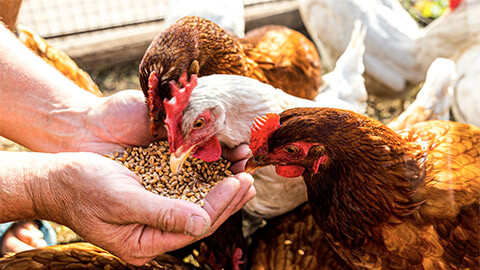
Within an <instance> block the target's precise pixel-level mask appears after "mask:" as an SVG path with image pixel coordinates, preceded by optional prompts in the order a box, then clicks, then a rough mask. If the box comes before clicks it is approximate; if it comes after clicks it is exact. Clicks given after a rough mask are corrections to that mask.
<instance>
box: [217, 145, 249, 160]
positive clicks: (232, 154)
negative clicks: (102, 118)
mask: <svg viewBox="0 0 480 270" xmlns="http://www.w3.org/2000/svg"><path fill="white" fill-rule="evenodd" d="M251 153H252V151H251V150H250V148H249V147H248V145H247V144H241V145H239V146H237V147H235V148H233V149H229V148H227V147H224V148H223V149H222V156H223V157H224V158H226V159H228V160H230V161H231V162H236V161H239V160H242V159H248V158H249V157H250V155H251Z"/></svg>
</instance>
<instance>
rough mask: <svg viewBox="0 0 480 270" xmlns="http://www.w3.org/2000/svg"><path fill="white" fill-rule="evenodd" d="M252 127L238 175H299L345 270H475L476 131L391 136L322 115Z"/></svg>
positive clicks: (441, 124)
mask: <svg viewBox="0 0 480 270" xmlns="http://www.w3.org/2000/svg"><path fill="white" fill-rule="evenodd" d="M260 122H261V125H258V124H257V126H256V128H254V130H253V131H252V138H251V141H252V144H251V148H252V151H253V154H254V158H251V159H250V160H249V161H248V164H247V169H249V170H250V169H252V168H254V167H257V166H265V165H269V164H275V166H276V171H277V172H278V173H279V174H281V175H284V176H290V177H294V176H298V175H303V177H304V179H305V183H306V185H307V189H308V199H309V203H310V206H311V207H312V209H313V210H312V211H313V216H314V218H315V220H316V222H317V224H318V225H319V227H320V229H321V230H322V231H323V232H324V233H325V235H326V238H327V241H328V242H329V243H330V245H331V246H332V248H333V249H334V250H336V251H337V253H338V254H339V255H340V256H341V257H342V258H344V259H345V260H346V261H347V262H348V263H349V264H350V265H351V266H352V267H354V268H359V269H362V268H386V269H390V268H395V269H417V268H418V269H422V268H424V269H451V268H453V269H465V268H467V269H479V267H480V234H479V232H480V218H479V215H480V213H479V211H480V209H479V201H480V128H478V127H475V126H472V125H468V124H462V123H456V122H448V121H428V122H422V123H418V124H416V125H414V126H413V127H412V128H410V129H409V130H407V131H404V132H401V133H398V134H397V133H395V132H394V131H392V130H391V129H389V128H388V127H386V126H385V125H383V124H382V123H380V122H378V121H376V120H374V119H371V118H368V117H366V116H363V115H360V114H356V113H354V112H351V111H346V110H338V109H329V108H312V109H307V108H297V109H291V110H287V111H285V112H283V113H282V114H281V117H278V115H275V114H271V115H268V117H266V118H264V119H263V120H260Z"/></svg>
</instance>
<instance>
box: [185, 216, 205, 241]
mask: <svg viewBox="0 0 480 270" xmlns="http://www.w3.org/2000/svg"><path fill="white" fill-rule="evenodd" d="M207 230H208V224H207V221H206V220H205V219H204V218H203V217H202V216H198V215H191V216H190V217H189V218H188V220H187V225H185V234H188V235H191V236H195V237H197V236H202V235H204V234H205V233H206V232H207Z"/></svg>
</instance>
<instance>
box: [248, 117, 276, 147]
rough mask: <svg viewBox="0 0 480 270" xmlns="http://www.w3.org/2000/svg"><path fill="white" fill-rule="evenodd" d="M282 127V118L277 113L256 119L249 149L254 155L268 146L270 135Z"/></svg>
mask: <svg viewBox="0 0 480 270" xmlns="http://www.w3.org/2000/svg"><path fill="white" fill-rule="evenodd" d="M279 127H280V116H279V115H278V114H276V113H267V114H266V115H265V116H258V117H256V118H255V122H254V123H253V127H252V128H251V135H250V144H249V147H250V149H251V150H252V153H253V154H254V155H256V154H258V151H259V149H261V147H262V146H263V145H266V143H267V140H268V138H269V137H270V135H271V134H272V133H273V132H274V131H275V130H277V129H278V128H279Z"/></svg>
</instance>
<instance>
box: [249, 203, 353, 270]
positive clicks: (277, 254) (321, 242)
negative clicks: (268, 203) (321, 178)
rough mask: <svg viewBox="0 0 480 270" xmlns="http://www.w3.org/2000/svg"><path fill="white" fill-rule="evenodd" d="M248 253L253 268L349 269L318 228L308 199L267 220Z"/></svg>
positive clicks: (298, 269)
mask: <svg viewBox="0 0 480 270" xmlns="http://www.w3.org/2000/svg"><path fill="white" fill-rule="evenodd" d="M249 254H250V256H251V259H250V264H251V266H250V268H249V269H252V270H267V269H271V270H282V269H297V270H309V269H311V270H321V269H325V270H326V269H329V270H334V269H338V270H348V269H350V267H349V266H348V265H347V263H346V262H345V261H344V260H343V259H342V258H340V256H338V254H337V253H336V252H335V251H334V250H333V249H332V248H331V247H330V245H329V244H328V242H327V241H326V239H325V235H324V233H323V232H322V231H321V230H319V229H318V227H317V225H316V224H315V221H314V219H313V216H312V212H311V210H310V206H309V205H308V203H304V204H303V205H301V206H298V207H297V208H295V209H294V210H292V211H290V212H288V213H286V214H284V215H282V216H279V217H276V218H273V219H270V220H268V221H267V225H266V226H265V227H263V228H261V229H259V230H258V231H256V232H255V234H254V235H253V236H252V245H251V247H250V249H249Z"/></svg>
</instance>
